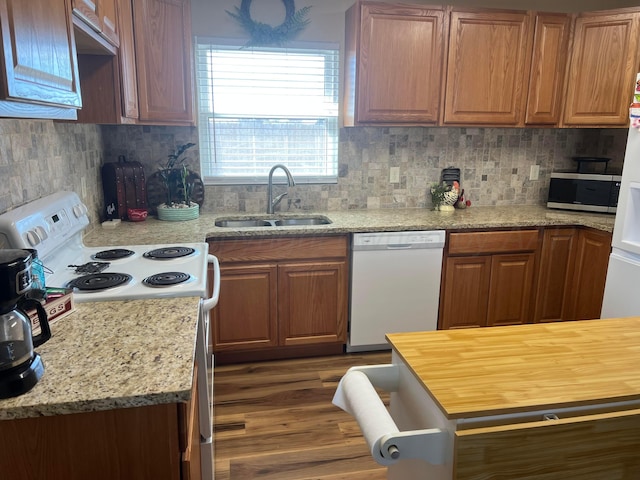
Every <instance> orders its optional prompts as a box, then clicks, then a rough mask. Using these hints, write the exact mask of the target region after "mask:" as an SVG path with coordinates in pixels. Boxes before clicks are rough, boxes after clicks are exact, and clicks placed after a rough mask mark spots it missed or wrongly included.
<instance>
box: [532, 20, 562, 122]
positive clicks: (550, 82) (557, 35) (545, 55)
mask: <svg viewBox="0 0 640 480" xmlns="http://www.w3.org/2000/svg"><path fill="white" fill-rule="evenodd" d="M570 26H571V18H570V16H569V15H565V14H552V13H549V14H547V13H539V14H537V15H536V18H535V28H534V36H533V54H532V57H531V73H530V75H529V91H528V94H527V111H526V117H525V123H526V124H534V125H558V123H559V122H560V114H561V112H562V98H563V95H562V92H563V88H564V78H565V71H566V65H567V56H568V48H569V36H570Z"/></svg>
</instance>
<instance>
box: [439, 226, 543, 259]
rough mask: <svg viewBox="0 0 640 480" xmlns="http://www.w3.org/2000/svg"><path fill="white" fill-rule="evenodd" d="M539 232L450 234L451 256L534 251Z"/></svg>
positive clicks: (512, 231)
mask: <svg viewBox="0 0 640 480" xmlns="http://www.w3.org/2000/svg"><path fill="white" fill-rule="evenodd" d="M537 247H538V230H509V231H495V232H471V233H451V234H449V250H448V251H449V255H465V254H466V255H469V254H473V253H504V252H523V251H534V250H536V248H537Z"/></svg>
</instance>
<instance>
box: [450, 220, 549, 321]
mask: <svg viewBox="0 0 640 480" xmlns="http://www.w3.org/2000/svg"><path fill="white" fill-rule="evenodd" d="M538 237H539V232H538V230H513V231H484V232H469V233H450V234H449V235H448V238H447V247H446V254H445V264H444V265H445V271H444V276H443V279H444V281H443V284H442V287H441V291H440V317H439V328H442V329H448V328H464V327H487V326H494V325H513V324H519V323H529V322H530V321H531V302H532V286H533V282H534V276H535V267H536V251H537V248H538V243H539V241H538Z"/></svg>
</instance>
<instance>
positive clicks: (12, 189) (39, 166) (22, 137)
mask: <svg viewBox="0 0 640 480" xmlns="http://www.w3.org/2000/svg"><path fill="white" fill-rule="evenodd" d="M103 151H104V147H103V144H102V132H101V127H99V126H97V125H82V124H74V123H68V122H53V121H51V120H22V119H20V120H19V119H0V179H1V181H0V213H4V212H6V211H7V210H10V209H12V208H14V207H17V206H20V205H23V204H25V203H27V202H30V201H33V200H36V199H38V198H40V197H43V196H45V195H49V194H51V193H54V192H57V191H60V190H71V191H75V192H76V193H78V195H80V196H81V197H82V200H83V201H84V202H85V204H86V205H87V207H88V208H89V215H90V217H91V221H92V222H95V221H96V220H98V219H99V218H100V211H101V210H102V184H101V183H100V165H102V161H103ZM83 185H84V191H85V192H86V194H85V195H83V188H82V187H83Z"/></svg>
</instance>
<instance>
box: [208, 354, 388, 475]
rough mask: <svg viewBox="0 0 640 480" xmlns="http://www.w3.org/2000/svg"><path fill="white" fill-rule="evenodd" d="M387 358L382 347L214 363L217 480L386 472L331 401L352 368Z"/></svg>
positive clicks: (355, 428)
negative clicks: (330, 354) (374, 350)
mask: <svg viewBox="0 0 640 480" xmlns="http://www.w3.org/2000/svg"><path fill="white" fill-rule="evenodd" d="M390 360H391V354H390V353H389V352H382V353H373V354H371V353H368V354H345V355H340V356H333V357H321V358H306V359H297V360H280V361H273V362H260V363H248V364H238V365H227V366H222V367H216V368H215V371H214V375H215V380H214V382H215V395H214V402H215V408H214V438H215V478H216V480H248V479H254V478H256V479H270V480H311V479H315V480H320V479H321V480H382V479H386V468H384V467H381V466H380V465H378V464H377V463H376V462H375V461H374V460H373V459H372V458H371V455H370V453H369V451H368V449H367V445H366V443H365V441H364V439H363V438H362V434H361V432H360V430H359V428H358V425H357V424H356V422H355V421H354V420H353V418H352V417H351V416H349V415H348V414H346V413H345V412H343V411H342V410H340V409H338V408H337V407H335V406H334V405H332V403H331V400H332V398H333V394H334V392H335V389H336V386H337V385H338V381H339V380H340V378H341V377H342V375H343V374H344V373H345V371H346V370H347V369H348V368H349V367H351V366H353V365H370V364H381V363H389V362H390ZM383 398H384V399H385V401H387V400H388V398H385V397H384V396H383Z"/></svg>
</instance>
